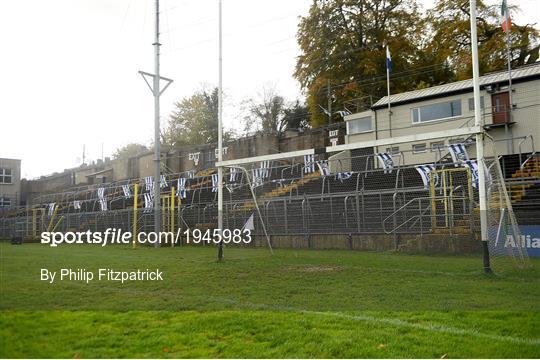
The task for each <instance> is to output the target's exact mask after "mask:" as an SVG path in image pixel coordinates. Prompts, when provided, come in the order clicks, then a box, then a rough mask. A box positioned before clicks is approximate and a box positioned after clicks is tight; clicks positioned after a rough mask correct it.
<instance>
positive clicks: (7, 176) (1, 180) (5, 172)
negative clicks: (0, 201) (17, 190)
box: [0, 168, 12, 184]
mask: <svg viewBox="0 0 540 360" xmlns="http://www.w3.org/2000/svg"><path fill="white" fill-rule="evenodd" d="M11 182H12V177H11V169H3V168H0V184H11Z"/></svg>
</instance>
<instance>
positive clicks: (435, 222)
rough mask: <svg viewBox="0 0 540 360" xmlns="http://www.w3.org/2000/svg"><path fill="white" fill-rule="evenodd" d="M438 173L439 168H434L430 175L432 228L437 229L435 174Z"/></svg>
mask: <svg viewBox="0 0 540 360" xmlns="http://www.w3.org/2000/svg"><path fill="white" fill-rule="evenodd" d="M436 173H437V170H434V171H432V172H431V173H430V176H429V192H430V194H431V229H433V230H434V229H435V228H436V227H437V218H436V214H437V205H436V204H435V195H436V194H435V181H434V177H435V176H434V175H435V174H436Z"/></svg>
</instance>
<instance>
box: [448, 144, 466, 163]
mask: <svg viewBox="0 0 540 360" xmlns="http://www.w3.org/2000/svg"><path fill="white" fill-rule="evenodd" d="M448 150H449V151H450V155H451V156H452V161H453V162H454V164H455V166H456V167H458V166H459V165H460V164H464V163H465V162H467V161H469V154H467V149H466V148H465V145H464V144H451V145H448Z"/></svg>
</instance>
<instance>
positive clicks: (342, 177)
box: [336, 172, 353, 182]
mask: <svg viewBox="0 0 540 360" xmlns="http://www.w3.org/2000/svg"><path fill="white" fill-rule="evenodd" d="M352 176H353V173H352V172H340V173H337V174H336V178H337V179H338V180H339V181H341V182H343V180H347V179H350V178H351V177H352Z"/></svg>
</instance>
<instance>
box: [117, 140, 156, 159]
mask: <svg viewBox="0 0 540 360" xmlns="http://www.w3.org/2000/svg"><path fill="white" fill-rule="evenodd" d="M148 150H149V149H148V148H147V147H146V146H145V145H142V144H137V143H131V144H127V145H126V146H123V147H121V148H118V149H116V152H115V153H114V154H113V158H114V159H126V158H129V157H132V156H135V155H138V154H140V153H143V152H146V151H148Z"/></svg>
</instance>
